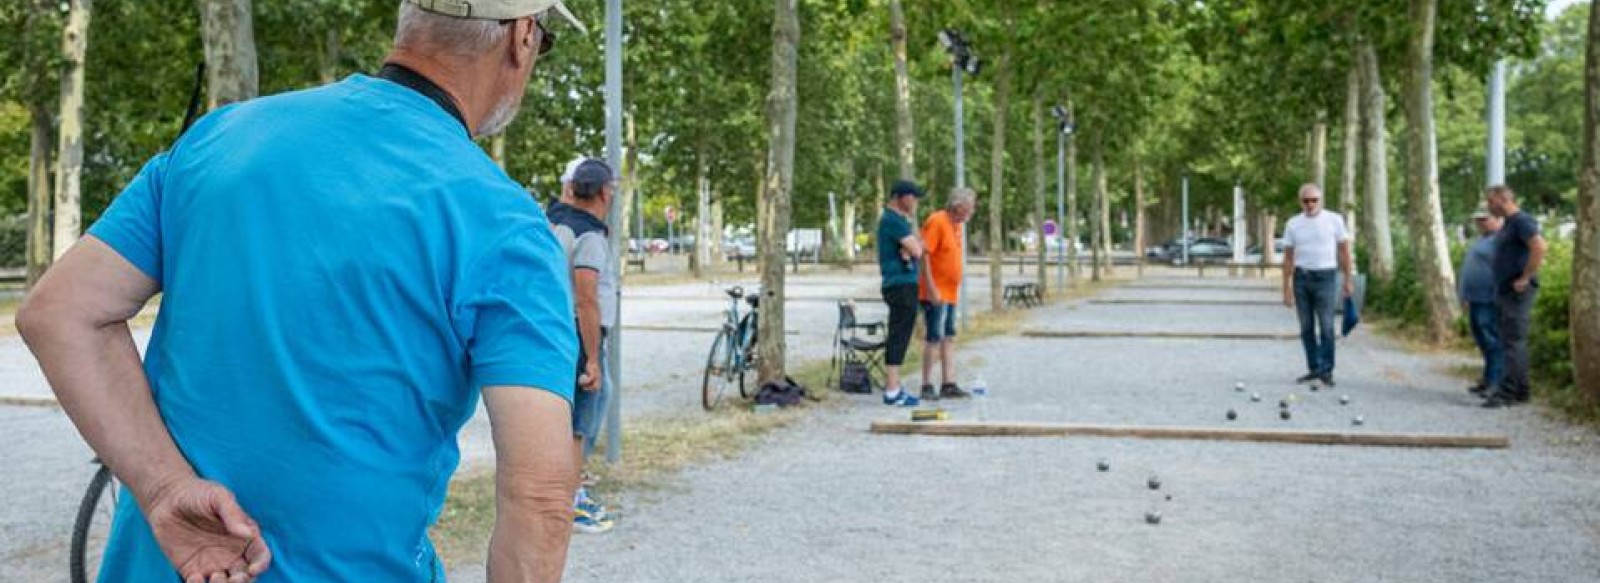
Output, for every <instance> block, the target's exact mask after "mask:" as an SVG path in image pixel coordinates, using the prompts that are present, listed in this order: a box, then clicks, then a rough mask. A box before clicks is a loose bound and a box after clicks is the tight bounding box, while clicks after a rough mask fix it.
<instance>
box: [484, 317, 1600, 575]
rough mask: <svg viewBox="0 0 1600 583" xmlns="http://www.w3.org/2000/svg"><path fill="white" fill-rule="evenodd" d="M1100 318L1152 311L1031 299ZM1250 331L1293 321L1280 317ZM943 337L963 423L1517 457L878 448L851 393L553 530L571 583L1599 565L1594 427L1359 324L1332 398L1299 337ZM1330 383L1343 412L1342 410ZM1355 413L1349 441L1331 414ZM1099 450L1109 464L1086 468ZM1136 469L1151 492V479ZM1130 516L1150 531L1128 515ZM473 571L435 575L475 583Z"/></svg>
mask: <svg viewBox="0 0 1600 583" xmlns="http://www.w3.org/2000/svg"><path fill="white" fill-rule="evenodd" d="M1178 293H1182V292H1181V291H1179V292H1178ZM1111 311H1115V313H1114V314H1108V313H1106V312H1111ZM1207 313H1209V314H1213V315H1214V316H1215V315H1217V314H1218V312H1214V311H1209V312H1207ZM1114 317H1119V318H1122V319H1126V320H1138V321H1145V320H1156V322H1154V323H1152V325H1154V324H1161V323H1165V321H1164V319H1166V318H1169V315H1168V314H1164V313H1154V312H1150V311H1145V310H1126V309H1123V308H1121V307H1117V306H1102V305H1085V304H1082V303H1079V304H1077V305H1074V306H1065V307H1053V308H1045V309H1040V310H1037V311H1036V313H1035V314H1034V317H1033V318H1034V322H1032V323H1030V325H1032V324H1035V323H1037V322H1040V321H1044V322H1052V321H1056V323H1060V322H1061V321H1065V322H1076V321H1078V320H1081V319H1086V318H1102V319H1107V320H1110V319H1113V318H1114ZM1253 318H1254V319H1258V320H1265V319H1269V318H1277V319H1289V321H1290V322H1291V323H1292V315H1290V314H1289V313H1288V312H1287V311H1285V310H1283V309H1282V308H1273V307H1264V308H1260V309H1259V310H1258V312H1257V313H1256V314H1255V315H1254V316H1253ZM1235 325H1236V322H1233V321H1231V320H1224V319H1223V318H1221V317H1220V316H1218V317H1217V320H1216V321H1215V327H1217V328H1229V329H1231V328H1232V327H1233V326H1235ZM1284 325H1285V326H1289V327H1291V328H1292V324H1284ZM964 348H965V350H963V351H962V358H963V361H965V362H967V363H968V364H969V368H971V369H972V370H971V371H970V372H969V373H967V374H965V375H963V377H964V378H972V377H980V376H981V377H983V378H985V379H986V380H987V381H988V384H989V385H990V386H991V387H992V388H993V391H994V394H993V395H992V396H991V397H990V398H988V399H987V400H985V401H984V402H983V403H982V404H981V405H980V404H974V403H970V402H966V403H959V402H951V403H945V405H946V407H947V408H948V409H950V410H951V412H952V414H953V415H954V416H955V417H956V418H957V419H972V418H975V417H978V416H979V415H980V409H981V411H982V416H984V417H987V418H988V419H991V420H996V419H1004V420H1013V419H1025V420H1037V421H1046V420H1048V421H1062V422H1092V423H1126V424H1157V425H1200V426H1216V427H1223V426H1227V425H1229V424H1228V423H1227V422H1226V421H1224V420H1223V417H1222V414H1223V412H1224V411H1226V409H1227V408H1228V407H1235V408H1237V409H1238V410H1239V411H1240V412H1241V413H1245V414H1246V417H1244V418H1242V419H1241V420H1240V421H1238V422H1236V423H1235V425H1237V426H1241V427H1249V426H1259V427H1272V428H1284V427H1291V428H1296V429H1347V430H1352V431H1432V432H1452V433H1502V434H1505V435H1508V436H1509V437H1510V438H1511V440H1512V448H1511V449H1508V450H1437V449H1429V450H1423V449H1401V448H1371V447H1340V446H1307V445H1288V444H1258V443H1230V442H1196V441H1147V440H1131V439H1096V438H940V437H923V436H878V435H871V434H867V433H865V428H866V426H867V425H868V424H869V423H870V421H872V420H874V419H888V418H894V419H901V418H904V417H903V415H904V412H903V410H894V411H890V410H887V409H885V408H883V407H881V406H880V405H876V404H875V399H876V397H875V396H874V397H871V398H864V397H863V398H856V399H855V400H856V401H857V406H856V407H853V408H851V409H849V410H848V411H845V412H841V413H836V414H832V413H830V414H821V415H817V416H814V417H811V418H809V419H808V420H807V421H806V422H804V423H803V424H802V425H801V426H800V428H798V429H796V430H793V431H785V432H781V433H780V434H778V435H775V436H772V437H769V438H768V439H767V440H766V441H765V443H764V444H762V445H761V446H758V447H757V448H755V449H753V450H751V451H750V452H748V453H747V454H746V455H744V456H742V457H740V458H739V459H737V460H734V461H726V462H719V463H714V464H709V465H705V466H701V467H697V468H694V469H691V470H689V471H686V472H685V473H684V474H683V475H682V476H681V477H680V478H679V479H678V480H677V481H676V484H675V485H674V486H673V487H672V488H670V489H669V490H668V491H666V492H656V493H636V494H631V495H629V497H631V498H634V499H631V500H625V501H623V503H622V506H624V507H627V508H630V509H633V512H632V513H631V514H630V515H629V516H626V517H624V518H623V520H622V522H620V523H619V526H618V528H617V529H616V530H615V531H613V532H612V533H610V534H607V535H604V536H592V537H590V536H579V537H576V538H575V539H574V546H573V555H572V559H571V561H570V566H569V569H568V578H567V580H569V581H681V580H695V581H821V580H847V581H865V580H872V581H908V582H909V581H926V580H941V581H1017V580H1024V579H1036V580H1048V581H1104V580H1130V579H1138V580H1144V581H1214V580H1233V579H1239V578H1245V579H1249V580H1260V581H1351V582H1356V581H1362V582H1365V581H1439V582H1446V581H1452V582H1453V581H1592V580H1595V578H1596V577H1597V576H1600V488H1596V487H1595V486H1596V485H1597V484H1600V481H1597V479H1596V476H1597V475H1600V471H1597V470H1600V449H1597V447H1596V443H1597V437H1596V435H1595V434H1594V433H1593V432H1592V431H1590V430H1587V429H1583V428H1577V427H1571V426H1567V425H1564V424H1562V423H1559V422H1556V421H1551V420H1549V419H1548V418H1546V417H1545V416H1544V415H1543V414H1542V413H1541V412H1539V411H1538V410H1536V409H1534V408H1528V407H1523V408H1517V409H1512V410H1509V411H1485V410H1481V409H1477V408H1474V407H1472V405H1473V404H1475V403H1474V401H1473V400H1472V399H1470V398H1469V397H1468V396H1467V394H1466V393H1465V391H1464V390H1462V387H1463V386H1464V384H1465V383H1464V382H1463V381H1462V380H1460V379H1459V378H1456V377H1454V376H1451V375H1449V374H1448V373H1447V372H1446V371H1447V369H1448V368H1450V367H1451V366H1453V365H1455V364H1457V363H1459V362H1462V361H1463V359H1462V358H1461V357H1453V356H1452V357H1441V356H1424V355H1414V354H1408V353H1403V352H1401V351H1399V349H1398V348H1397V347H1396V346H1395V345H1393V343H1391V342H1389V341H1387V340H1384V339H1381V338H1375V337H1372V336H1370V335H1366V334H1364V333H1363V332H1357V334H1356V336H1354V337H1352V339H1351V340H1349V341H1347V342H1346V343H1344V344H1343V345H1341V347H1340V357H1341V362H1342V363H1343V365H1342V367H1341V368H1340V369H1339V380H1340V386H1339V387H1337V388H1336V389H1334V391H1333V392H1326V391H1324V392H1318V393H1315V394H1313V393H1311V392H1309V391H1308V390H1307V389H1305V388H1304V387H1294V386H1293V385H1291V383H1290V380H1291V379H1292V378H1293V377H1294V376H1297V374H1298V373H1299V372H1300V369H1301V368H1302V367H1303V356H1302V354H1301V352H1300V349H1299V346H1298V344H1297V343H1295V342H1264V341H1230V340H1159V341H1157V340H1149V339H1073V340H1057V339H1025V338H1019V337H1000V338H994V339H990V340H987V341H984V342H981V343H979V344H977V345H975V346H969V347H964ZM1041 356H1043V357H1041ZM1240 381H1242V382H1245V383H1246V384H1247V386H1246V391H1245V392H1244V393H1237V392H1235V391H1234V389H1233V383H1235V382H1240ZM1290 391H1293V392H1295V393H1297V394H1298V395H1299V397H1300V400H1299V401H1298V402H1297V403H1296V404H1294V405H1292V406H1291V407H1292V410H1293V411H1294V412H1295V413H1296V414H1297V415H1296V416H1295V417H1294V419H1293V420H1292V421H1290V422H1283V421H1280V420H1278V419H1277V418H1276V413H1277V411H1276V410H1277V403H1276V400H1277V398H1281V397H1280V396H1281V395H1285V394H1287V393H1288V392H1290ZM1250 392H1260V393H1262V395H1263V402H1262V403H1255V404H1252V403H1249V399H1248V395H1249V393H1250ZM1344 393H1348V394H1350V395H1351V396H1352V399H1354V401H1353V403H1352V405H1351V406H1349V407H1342V406H1339V405H1338V404H1337V396H1336V395H1337V394H1344ZM1356 410H1360V411H1363V412H1364V413H1363V414H1364V415H1365V416H1366V417H1367V423H1366V425H1365V426H1363V427H1361V428H1353V427H1350V425H1349V417H1348V415H1349V414H1350V413H1351V412H1353V411H1356ZM1258 413H1265V414H1266V415H1259V417H1258ZM1552 439H1555V440H1558V441H1559V443H1552V442H1551V440H1552ZM1575 439H1576V440H1578V441H1576V442H1575V441H1574V440H1575ZM1102 458H1104V459H1107V460H1109V461H1110V462H1111V464H1112V469H1111V471H1109V472H1106V473H1100V472H1097V471H1095V468H1094V465H1095V462H1096V460H1098V459H1102ZM1150 475H1158V476H1160V478H1161V480H1162V482H1163V484H1162V487H1161V489H1160V490H1159V491H1151V490H1149V489H1147V488H1146V486H1145V480H1146V478H1147V477H1149V476H1150ZM1168 494H1170V495H1172V497H1173V499H1172V500H1171V501H1168V500H1166V499H1165V496H1166V495H1168ZM729 509H734V510H733V511H729ZM1147 511H1159V512H1161V513H1162V515H1163V521H1162V523H1161V524H1160V525H1157V526H1151V525H1148V524H1145V521H1144V516H1145V512H1147ZM479 569H481V568H477V567H467V568H463V569H458V570H457V572H456V573H454V575H455V579H454V580H457V581H480V580H481V571H480V570H479Z"/></svg>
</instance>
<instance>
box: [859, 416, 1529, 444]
mask: <svg viewBox="0 0 1600 583" xmlns="http://www.w3.org/2000/svg"><path fill="white" fill-rule="evenodd" d="M872 432H873V433H882V434H898V435H939V436H960V437H1075V436H1087V437H1131V438H1138V439H1180V440H1202V441H1250V442H1263V443H1301V444H1312V445H1363V446H1380V447H1425V448H1483V449H1505V448H1508V447H1511V440H1510V439H1509V438H1507V437H1506V436H1504V435H1452V434H1443V433H1365V432H1357V433H1350V432H1339V431H1295V430H1287V429H1231V428H1214V427H1163V426H1147V425H1088V424H1075V423H1015V422H1013V423H1003V422H968V421H945V422H921V423H918V422H911V421H874V422H873V423H872Z"/></svg>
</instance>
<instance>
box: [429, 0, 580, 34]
mask: <svg viewBox="0 0 1600 583" xmlns="http://www.w3.org/2000/svg"><path fill="white" fill-rule="evenodd" d="M407 1H408V2H411V3H412V4H416V5H417V6H418V7H420V8H422V9H423V10H427V11H428V12H435V13H438V14H443V15H446V16H454V17H456V18H480V19H483V20H510V19H513V18H522V17H524V16H531V15H534V14H538V13H540V12H544V11H545V10H550V9H554V10H555V11H556V14H560V15H561V18H563V19H565V20H566V21H567V22H568V23H571V24H572V26H573V28H576V29H578V32H581V33H584V34H588V33H589V29H587V28H584V26H583V23H582V22H580V21H579V20H578V17H576V16H573V15H572V11H571V10H567V7H566V5H565V4H562V3H561V0H407Z"/></svg>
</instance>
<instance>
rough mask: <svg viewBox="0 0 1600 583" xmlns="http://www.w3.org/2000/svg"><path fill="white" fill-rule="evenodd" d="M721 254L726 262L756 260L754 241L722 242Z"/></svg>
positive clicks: (740, 239) (729, 240)
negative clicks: (725, 258)
mask: <svg viewBox="0 0 1600 583" xmlns="http://www.w3.org/2000/svg"><path fill="white" fill-rule="evenodd" d="M722 252H723V254H724V255H726V256H727V257H728V261H738V260H740V259H743V260H746V261H748V260H751V259H755V258H756V242H755V240H754V239H745V238H737V239H728V240H725V241H723V242H722Z"/></svg>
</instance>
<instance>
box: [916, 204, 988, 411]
mask: <svg viewBox="0 0 1600 583" xmlns="http://www.w3.org/2000/svg"><path fill="white" fill-rule="evenodd" d="M977 198H978V197H977V193H974V192H973V191H972V189H970V188H958V189H955V190H954V191H952V192H951V193H950V200H949V202H948V203H946V204H945V207H944V209H943V210H940V211H937V212H934V213H933V214H931V215H928V220H927V221H925V222H923V223H922V241H923V243H922V244H923V249H924V252H923V257H924V262H925V267H924V269H923V273H924V274H925V275H924V276H923V277H922V278H921V281H920V283H921V285H920V286H919V287H920V289H919V290H918V292H919V293H918V297H919V298H920V299H921V300H922V310H923V315H924V319H923V322H924V323H925V324H926V328H927V332H928V333H927V338H926V340H927V344H926V345H925V350H924V351H923V353H922V398H923V399H933V400H938V399H942V398H943V399H960V398H965V397H967V396H968V395H967V392H966V391H965V390H962V388H961V386H960V385H957V384H956V382H955V377H956V372H955V360H954V359H953V354H952V353H953V352H954V344H955V336H956V325H955V308H956V303H957V302H958V301H960V298H959V297H958V294H959V293H960V291H961V253H962V249H961V231H960V227H959V226H958V225H960V224H962V223H965V222H967V219H968V218H971V217H972V211H973V210H974V208H975V207H976V206H977V204H978V203H977ZM930 284H931V285H930ZM935 357H937V358H938V359H939V362H940V364H941V366H940V369H939V371H940V373H941V376H940V380H941V383H940V385H939V390H938V391H937V392H935V391H934V390H933V382H932V381H933V361H934V358H935Z"/></svg>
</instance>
